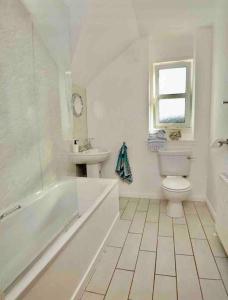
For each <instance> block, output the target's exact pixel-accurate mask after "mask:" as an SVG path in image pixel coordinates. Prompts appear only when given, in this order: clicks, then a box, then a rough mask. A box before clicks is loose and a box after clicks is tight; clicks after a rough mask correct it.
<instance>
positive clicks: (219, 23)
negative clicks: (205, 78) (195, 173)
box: [207, 0, 228, 211]
mask: <svg viewBox="0 0 228 300" xmlns="http://www.w3.org/2000/svg"><path fill="white" fill-rule="evenodd" d="M213 62H214V63H213V97H212V109H211V142H213V141H214V140H215V139H217V138H228V105H224V104H223V101H224V100H226V101H228V75H227V70H228V2H227V1H226V0H220V1H219V2H218V10H217V18H216V23H215V28H214V56H213ZM209 153H210V169H209V172H208V174H209V177H208V191H207V195H208V199H209V203H210V204H211V205H212V207H213V209H214V210H215V211H216V207H217V205H218V203H219V198H220V197H221V194H220V191H219V188H218V182H219V174H221V173H222V172H228V151H227V147H226V146H225V147H223V148H221V149H220V148H219V149H218V148H215V149H213V148H209Z"/></svg>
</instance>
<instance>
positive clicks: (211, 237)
mask: <svg viewBox="0 0 228 300" xmlns="http://www.w3.org/2000/svg"><path fill="white" fill-rule="evenodd" d="M204 230H205V233H206V236H207V239H208V242H209V244H210V246H211V250H212V252H213V254H214V256H218V257H226V253H225V250H224V248H223V246H222V244H221V242H220V240H219V238H218V236H217V233H216V230H215V227H214V225H212V226H208V225H204Z"/></svg>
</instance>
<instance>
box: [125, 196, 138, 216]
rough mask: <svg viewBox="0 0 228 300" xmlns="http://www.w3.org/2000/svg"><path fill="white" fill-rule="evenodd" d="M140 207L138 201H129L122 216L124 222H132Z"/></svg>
mask: <svg viewBox="0 0 228 300" xmlns="http://www.w3.org/2000/svg"><path fill="white" fill-rule="evenodd" d="M137 205H138V201H136V200H129V201H128V204H127V206H126V208H125V210H124V212H123V214H122V216H121V219H123V220H132V219H133V217H134V214H135V211H136V207H137Z"/></svg>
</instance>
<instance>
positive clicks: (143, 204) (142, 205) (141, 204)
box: [137, 199, 150, 211]
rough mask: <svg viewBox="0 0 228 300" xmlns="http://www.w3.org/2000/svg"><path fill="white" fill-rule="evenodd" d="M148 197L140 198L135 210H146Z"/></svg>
mask: <svg viewBox="0 0 228 300" xmlns="http://www.w3.org/2000/svg"><path fill="white" fill-rule="evenodd" d="M149 202H150V200H149V199H141V200H140V201H139V204H138V206H137V211H147V210H148V207H149Z"/></svg>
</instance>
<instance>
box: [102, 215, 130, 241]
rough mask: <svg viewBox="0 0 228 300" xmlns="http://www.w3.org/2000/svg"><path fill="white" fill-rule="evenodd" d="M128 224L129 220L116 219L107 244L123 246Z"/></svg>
mask: <svg viewBox="0 0 228 300" xmlns="http://www.w3.org/2000/svg"><path fill="white" fill-rule="evenodd" d="M130 225H131V221H127V220H118V221H117V222H116V224H115V226H114V228H113V230H112V232H111V234H110V236H109V238H108V241H107V245H108V246H113V247H123V245H124V242H125V240H126V237H127V234H128V230H129V228H130Z"/></svg>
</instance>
